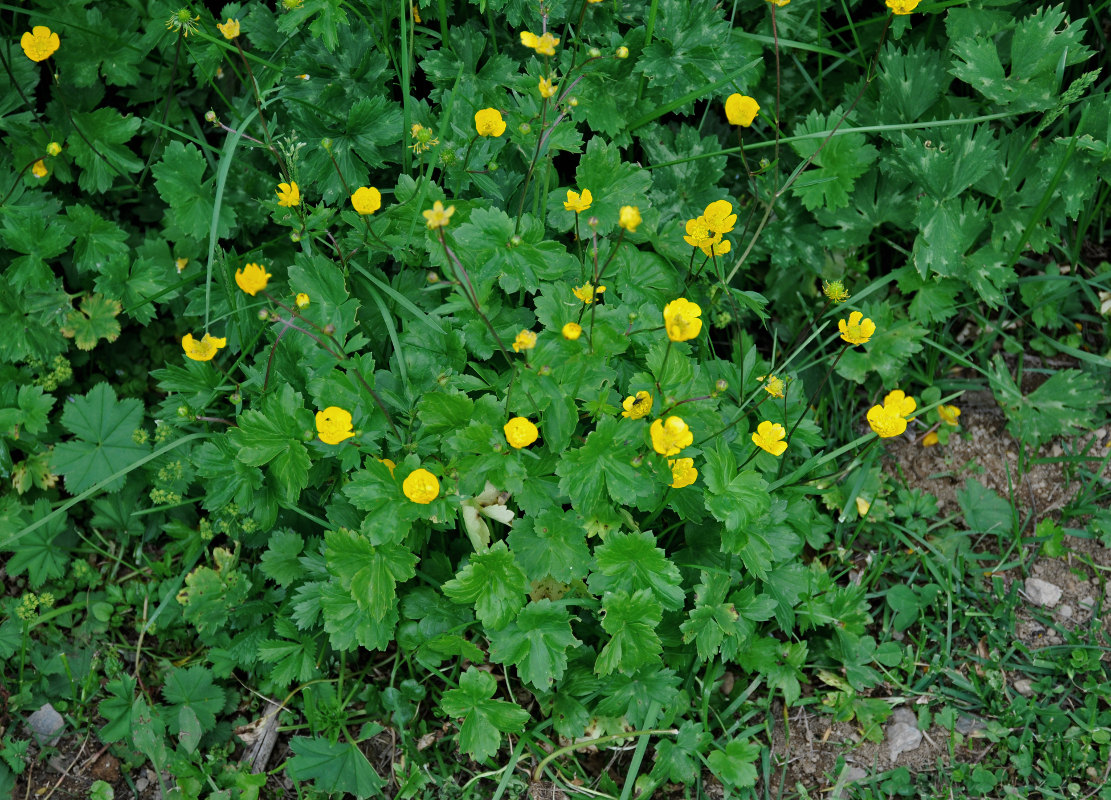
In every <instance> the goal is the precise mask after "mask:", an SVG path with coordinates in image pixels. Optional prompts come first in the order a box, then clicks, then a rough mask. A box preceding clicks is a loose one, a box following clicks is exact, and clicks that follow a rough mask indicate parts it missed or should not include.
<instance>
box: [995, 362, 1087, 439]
mask: <svg viewBox="0 0 1111 800" xmlns="http://www.w3.org/2000/svg"><path fill="white" fill-rule="evenodd" d="M988 380H989V382H990V383H991V389H992V392H994V393H995V398H996V400H998V401H999V405H1000V406H1001V407H1002V408H1003V412H1004V413H1005V414H1006V415H1007V430H1008V431H1009V432H1010V434H1011V435H1012V436H1014V437H1015V438H1016V439H1019V440H1021V441H1023V442H1025V443H1027V444H1030V445H1032V446H1034V447H1038V446H1039V445H1041V444H1042V442H1045V441H1046V440H1048V439H1051V438H1053V437H1054V436H1065V435H1068V434H1071V433H1073V431H1074V430H1081V431H1083V430H1091V429H1092V427H1093V425H1094V421H1095V413H1096V406H1097V404H1098V403H1099V402H1100V401H1103V402H1106V400H1105V398H1106V392H1105V387H1104V386H1103V384H1101V382H1100V381H1098V380H1096V379H1095V378H1093V377H1092V376H1091V375H1088V374H1086V373H1084V372H1081V371H1080V370H1077V369H1065V370H1059V371H1057V372H1054V373H1053V375H1051V376H1050V378H1049V380H1047V381H1046V382H1045V383H1043V384H1042V385H1041V386H1039V387H1038V388H1037V389H1035V390H1034V391H1033V392H1031V393H1030V394H1028V395H1025V396H1024V395H1023V394H1022V391H1021V390H1020V389H1019V387H1018V386H1017V385H1016V384H1015V382H1014V379H1012V378H1011V373H1010V370H1009V369H1008V368H1007V365H1006V363H1005V362H1004V361H1003V358H1002V357H1001V356H999V355H998V354H997V355H996V356H995V357H994V358H993V360H992V366H991V369H990V370H989V372H988Z"/></svg>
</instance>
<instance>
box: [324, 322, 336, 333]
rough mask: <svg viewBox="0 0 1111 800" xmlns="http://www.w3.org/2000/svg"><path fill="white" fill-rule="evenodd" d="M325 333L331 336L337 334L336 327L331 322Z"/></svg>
mask: <svg viewBox="0 0 1111 800" xmlns="http://www.w3.org/2000/svg"><path fill="white" fill-rule="evenodd" d="M324 332H325V333H326V334H328V335H329V336H331V335H332V334H333V333H335V332H336V326H335V325H333V324H332V323H330V322H329V323H328V324H327V325H325V326H324Z"/></svg>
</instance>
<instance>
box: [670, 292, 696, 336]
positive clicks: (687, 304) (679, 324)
mask: <svg viewBox="0 0 1111 800" xmlns="http://www.w3.org/2000/svg"><path fill="white" fill-rule="evenodd" d="M701 316H702V308H701V307H700V306H699V305H698V303H692V302H691V301H690V300H687V299H686V298H685V297H680V298H679V299H678V300H672V301H671V302H670V303H668V304H667V305H666V306H664V329H665V330H666V331H667V338H668V339H670V340H671V341H673V342H685V341H687V340H689V339H693V338H694V337H696V336H698V334H699V332H700V331H701V330H702V320H701V319H699V317H701Z"/></svg>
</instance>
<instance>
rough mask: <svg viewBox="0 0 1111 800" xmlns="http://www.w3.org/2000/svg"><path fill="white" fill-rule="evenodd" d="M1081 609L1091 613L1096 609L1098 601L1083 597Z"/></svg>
mask: <svg viewBox="0 0 1111 800" xmlns="http://www.w3.org/2000/svg"><path fill="white" fill-rule="evenodd" d="M1080 607H1081V608H1083V609H1085V610H1086V611H1091V610H1092V609H1094V608H1095V607H1096V599H1095V598H1094V597H1081V598H1080Z"/></svg>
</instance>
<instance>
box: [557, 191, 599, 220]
mask: <svg viewBox="0 0 1111 800" xmlns="http://www.w3.org/2000/svg"><path fill="white" fill-rule="evenodd" d="M593 202H594V195H592V194H591V193H590V190H589V189H583V192H582V194H579V193H578V192H573V191H571V190H570V189H568V190H567V199H566V200H564V201H563V208H564V210H566V211H574V212H575V213H576V214H578V213H581V212H583V211H586V210H587V209H588V208H590V204H591V203H593Z"/></svg>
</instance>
